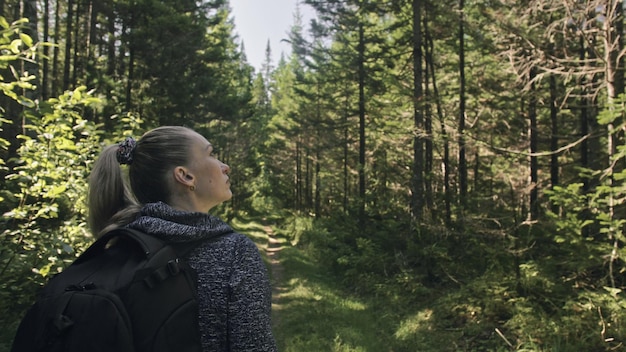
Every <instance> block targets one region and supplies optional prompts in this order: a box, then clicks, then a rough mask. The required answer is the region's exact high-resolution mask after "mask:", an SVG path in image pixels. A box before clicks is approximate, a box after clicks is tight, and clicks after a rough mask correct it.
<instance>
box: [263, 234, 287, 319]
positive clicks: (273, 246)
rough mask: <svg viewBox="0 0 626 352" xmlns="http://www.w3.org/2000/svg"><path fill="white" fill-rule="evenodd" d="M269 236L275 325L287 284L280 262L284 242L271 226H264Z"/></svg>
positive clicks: (268, 251) (268, 254)
mask: <svg viewBox="0 0 626 352" xmlns="http://www.w3.org/2000/svg"><path fill="white" fill-rule="evenodd" d="M264 229H265V232H266V233H267V236H268V245H267V248H266V250H265V251H266V252H267V257H268V259H269V261H270V270H271V272H272V273H271V277H272V282H271V284H272V323H273V325H274V326H277V325H278V321H279V319H280V318H279V314H278V313H279V312H280V308H281V304H280V303H279V302H280V298H281V294H282V293H283V292H284V291H285V284H284V281H283V276H284V275H283V273H284V268H283V266H282V264H281V262H280V251H281V250H282V249H283V244H284V243H283V242H282V241H281V240H279V239H277V238H276V235H275V234H274V230H273V229H272V228H271V227H270V226H265V227H264Z"/></svg>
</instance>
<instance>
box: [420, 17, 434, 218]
mask: <svg viewBox="0 0 626 352" xmlns="http://www.w3.org/2000/svg"><path fill="white" fill-rule="evenodd" d="M426 17H427V16H424V19H423V23H424V24H423V26H424V33H425V36H426V38H428V37H429V35H428V21H427V19H426ZM427 40H428V39H427ZM429 54H432V53H429V52H428V50H427V53H426V57H425V67H426V69H424V96H425V97H429V96H430V93H429V91H428V86H429V84H430V77H429V74H428V67H432V64H431V63H430V60H432V58H433V57H432V55H429ZM433 74H434V72H433ZM423 110H424V114H423V116H424V133H425V140H424V206H425V211H426V212H428V213H430V216H431V218H433V219H434V218H435V217H436V212H435V211H434V206H433V118H432V115H433V114H432V110H431V104H430V103H429V104H424V105H423Z"/></svg>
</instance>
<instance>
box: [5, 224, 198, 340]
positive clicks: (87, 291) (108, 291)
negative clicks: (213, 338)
mask: <svg viewBox="0 0 626 352" xmlns="http://www.w3.org/2000/svg"><path fill="white" fill-rule="evenodd" d="M197 245H198V243H186V244H184V245H182V246H183V247H180V248H179V247H177V248H174V247H173V246H172V245H167V244H165V243H164V242H163V241H161V240H159V239H158V238H156V237H154V236H150V235H147V234H145V233H143V232H140V231H135V230H130V229H118V230H114V231H112V232H109V233H107V234H105V235H104V236H103V237H102V238H100V239H98V240H97V241H96V242H95V243H94V244H92V245H91V246H90V247H89V248H88V249H87V250H86V251H85V253H83V254H82V255H81V256H80V257H79V258H77V259H76V261H74V263H72V265H70V266H69V267H68V268H67V269H65V270H64V271H63V272H62V273H60V274H58V275H57V276H55V277H54V278H53V279H51V280H50V281H49V282H48V283H47V284H46V285H45V286H44V287H43V289H42V291H41V293H40V295H39V296H38V299H37V301H36V302H35V304H34V305H33V306H32V307H31V308H30V309H29V311H28V312H27V314H26V315H25V317H24V318H23V319H22V321H21V323H20V326H19V328H18V330H17V333H16V335H15V339H14V341H13V346H12V348H11V352H25V351H28V352H30V351H42V352H43V351H46V352H56V351H65V352H74V351H81V352H85V351H89V352H99V351H102V352H104V351H110V352H113V351H114V352H127V351H128V352H131V351H137V352H140V351H141V352H143V351H155V352H156V351H158V352H161V351H163V352H165V351H178V352H182V351H185V352H187V351H200V350H201V346H200V333H199V329H198V303H197V298H196V297H197V287H196V273H195V271H194V270H193V269H192V268H191V267H190V266H189V265H188V264H187V263H186V262H185V261H184V260H183V259H182V258H184V257H185V255H186V254H188V253H189V252H190V251H191V250H192V249H193V247H195V246H197Z"/></svg>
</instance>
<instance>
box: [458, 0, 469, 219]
mask: <svg viewBox="0 0 626 352" xmlns="http://www.w3.org/2000/svg"><path fill="white" fill-rule="evenodd" d="M464 7H465V2H464V0H459V14H460V18H459V87H460V91H459V126H458V133H459V137H458V144H459V203H460V205H461V206H460V210H461V211H463V209H464V208H465V207H466V205H467V160H466V155H465V29H464V27H465V25H464V22H465V18H464V17H465V15H464V11H465V10H464ZM459 220H461V221H462V217H460V219H459Z"/></svg>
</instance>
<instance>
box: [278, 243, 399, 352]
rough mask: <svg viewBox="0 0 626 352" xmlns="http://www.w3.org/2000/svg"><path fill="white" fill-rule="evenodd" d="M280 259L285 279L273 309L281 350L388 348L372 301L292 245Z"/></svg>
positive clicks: (339, 351)
mask: <svg viewBox="0 0 626 352" xmlns="http://www.w3.org/2000/svg"><path fill="white" fill-rule="evenodd" d="M284 243H287V241H284ZM280 261H281V265H282V266H283V270H284V273H283V282H282V283H281V284H280V285H279V287H277V291H278V295H277V296H276V297H275V305H274V307H273V311H274V320H275V329H274V331H275V334H276V339H277V342H278V347H279V350H280V351H284V352H296V351H297V352H307V351H311V352H313V351H315V352H318V351H333V352H349V351H355V352H356V351H359V352H360V351H392V349H390V347H389V346H390V339H391V338H392V337H391V336H390V334H389V331H385V330H387V329H385V328H383V327H381V325H380V324H381V317H380V314H379V313H380V312H378V311H377V310H376V308H375V307H374V305H372V304H370V303H368V302H366V301H363V300H360V299H359V298H355V297H354V296H352V295H349V294H346V293H345V292H344V291H343V290H342V289H341V288H340V287H338V286H337V285H336V283H335V282H334V279H333V278H331V277H329V276H327V275H324V273H322V272H320V269H319V267H318V266H317V265H316V264H315V263H313V262H312V261H311V260H310V259H308V258H307V257H306V255H305V254H304V253H303V252H302V251H300V250H298V249H297V248H295V247H291V246H284V248H283V249H282V250H281V252H280Z"/></svg>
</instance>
